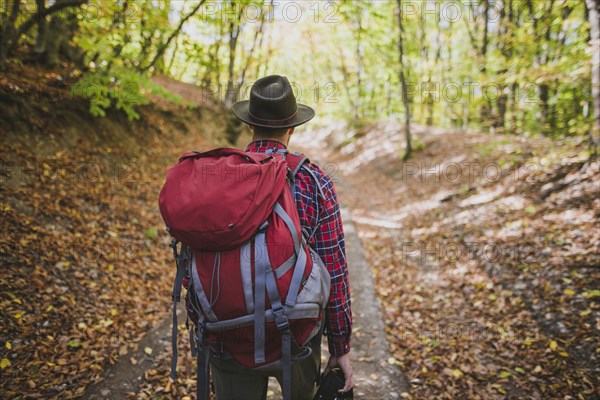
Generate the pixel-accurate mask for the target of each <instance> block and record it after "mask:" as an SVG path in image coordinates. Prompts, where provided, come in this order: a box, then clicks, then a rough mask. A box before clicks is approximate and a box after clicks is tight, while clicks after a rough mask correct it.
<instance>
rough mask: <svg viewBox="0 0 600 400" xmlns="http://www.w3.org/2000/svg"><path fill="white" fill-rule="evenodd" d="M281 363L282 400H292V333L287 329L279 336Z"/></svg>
mask: <svg viewBox="0 0 600 400" xmlns="http://www.w3.org/2000/svg"><path fill="white" fill-rule="evenodd" d="M281 352H282V356H281V361H282V363H283V385H282V388H281V391H282V394H283V400H291V399H292V333H291V331H290V329H289V328H288V329H287V330H286V331H284V332H282V334H281Z"/></svg>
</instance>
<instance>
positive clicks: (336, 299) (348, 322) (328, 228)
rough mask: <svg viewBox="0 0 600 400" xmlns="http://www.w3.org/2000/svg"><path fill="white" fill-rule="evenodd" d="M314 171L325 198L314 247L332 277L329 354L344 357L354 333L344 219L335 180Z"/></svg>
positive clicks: (327, 324) (320, 206) (328, 333)
mask: <svg viewBox="0 0 600 400" xmlns="http://www.w3.org/2000/svg"><path fill="white" fill-rule="evenodd" d="M311 167H312V168H314V171H315V173H316V175H317V177H318V178H319V180H320V185H321V188H322V190H323V194H324V198H321V197H322V196H320V195H319V196H317V198H318V200H317V201H318V203H319V207H318V229H317V231H316V232H315V235H314V237H313V243H312V245H313V248H314V249H315V250H316V251H317V253H318V254H319V256H320V257H321V260H323V262H324V263H325V266H326V267H327V270H328V271H329V274H330V275H331V292H330V295H329V303H328V306H327V310H326V332H327V342H328V346H329V353H330V354H331V355H333V356H341V355H343V354H346V353H348V352H349V351H350V338H351V333H352V310H351V308H350V284H349V280H348V265H347V262H346V249H345V241H344V230H343V227H342V216H341V212H340V205H339V203H338V199H337V195H336V192H335V187H334V186H333V182H332V180H331V178H330V177H329V176H328V175H327V174H326V173H325V172H324V171H323V170H322V169H321V168H319V167H317V166H315V165H311ZM317 192H318V188H317Z"/></svg>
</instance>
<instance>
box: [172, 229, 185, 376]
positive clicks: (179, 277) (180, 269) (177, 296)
mask: <svg viewBox="0 0 600 400" xmlns="http://www.w3.org/2000/svg"><path fill="white" fill-rule="evenodd" d="M177 243H178V242H177V240H175V239H173V241H171V247H172V248H173V257H175V264H176V265H177V273H176V274H175V281H174V282H173V292H172V293H171V297H172V299H173V310H172V312H173V327H172V329H171V346H172V352H173V353H172V357H171V378H172V379H173V380H175V378H176V377H177V372H176V371H177V330H178V328H177V303H179V301H180V300H181V286H182V285H183V279H184V278H185V269H186V265H187V264H186V261H187V260H189V256H188V252H189V247H188V246H187V245H185V244H182V245H181V252H180V253H179V254H177Z"/></svg>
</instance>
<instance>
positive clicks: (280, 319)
mask: <svg viewBox="0 0 600 400" xmlns="http://www.w3.org/2000/svg"><path fill="white" fill-rule="evenodd" d="M273 315H275V325H277V329H279V330H280V331H287V330H288V329H289V328H290V321H289V320H288V318H287V317H286V316H285V313H284V312H283V307H279V308H277V309H273Z"/></svg>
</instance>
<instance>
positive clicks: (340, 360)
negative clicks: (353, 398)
mask: <svg viewBox="0 0 600 400" xmlns="http://www.w3.org/2000/svg"><path fill="white" fill-rule="evenodd" d="M335 367H339V368H340V369H341V370H342V372H343V373H344V378H345V379H346V384H345V385H344V388H343V389H342V390H340V392H347V391H349V390H350V389H352V388H353V387H354V384H355V381H354V373H353V372H352V365H351V364H350V353H346V354H344V355H343V356H339V357H334V356H329V361H328V362H327V367H325V371H324V372H323V373H324V374H327V373H328V372H329V371H331V370H332V369H333V368H335Z"/></svg>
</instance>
